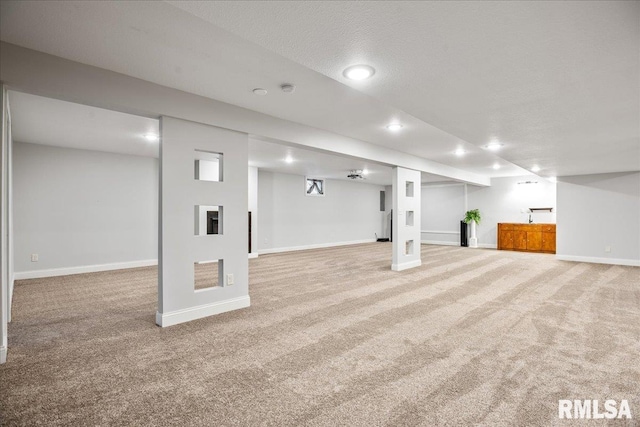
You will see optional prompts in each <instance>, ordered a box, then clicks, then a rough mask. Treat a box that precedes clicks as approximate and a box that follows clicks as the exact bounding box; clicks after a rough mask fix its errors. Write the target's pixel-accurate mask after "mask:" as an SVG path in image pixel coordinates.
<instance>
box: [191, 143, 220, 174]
mask: <svg viewBox="0 0 640 427" xmlns="http://www.w3.org/2000/svg"><path fill="white" fill-rule="evenodd" d="M222 159H223V155H222V153H212V152H209V151H201V150H196V152H195V179H196V180H198V181H215V182H222V181H223V170H222Z"/></svg>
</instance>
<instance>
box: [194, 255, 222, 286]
mask: <svg viewBox="0 0 640 427" xmlns="http://www.w3.org/2000/svg"><path fill="white" fill-rule="evenodd" d="M223 278H224V260H222V259H215V260H211V261H199V262H195V263H193V287H194V290H196V291H198V290H204V289H212V288H220V287H222V286H224V279H223Z"/></svg>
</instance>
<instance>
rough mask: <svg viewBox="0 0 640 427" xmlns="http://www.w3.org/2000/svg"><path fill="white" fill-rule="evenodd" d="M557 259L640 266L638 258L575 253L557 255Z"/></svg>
mask: <svg viewBox="0 0 640 427" xmlns="http://www.w3.org/2000/svg"><path fill="white" fill-rule="evenodd" d="M556 259H558V260H560V261H576V262H589V263H594V264H611V265H628V266H631V267H640V260H636V259H620V258H599V257H588V256H574V255H556Z"/></svg>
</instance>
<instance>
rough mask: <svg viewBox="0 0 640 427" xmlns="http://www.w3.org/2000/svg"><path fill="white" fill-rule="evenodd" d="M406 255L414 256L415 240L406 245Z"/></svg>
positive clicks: (407, 242)
mask: <svg viewBox="0 0 640 427" xmlns="http://www.w3.org/2000/svg"><path fill="white" fill-rule="evenodd" d="M404 254H405V255H413V240H407V241H406V242H405V244H404Z"/></svg>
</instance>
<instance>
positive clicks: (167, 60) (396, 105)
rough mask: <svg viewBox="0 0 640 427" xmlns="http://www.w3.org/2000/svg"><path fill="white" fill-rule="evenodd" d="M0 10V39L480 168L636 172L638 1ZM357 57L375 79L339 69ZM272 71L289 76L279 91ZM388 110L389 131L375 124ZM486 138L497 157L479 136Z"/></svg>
mask: <svg viewBox="0 0 640 427" xmlns="http://www.w3.org/2000/svg"><path fill="white" fill-rule="evenodd" d="M0 7H1V12H2V13H1V14H0V37H1V39H2V40H3V41H6V42H9V43H14V44H17V45H20V46H25V47H28V48H31V49H36V50H40V51H43V52H47V53H51V54H54V55H57V56H61V57H64V58H68V59H72V60H75V61H79V62H82V63H86V64H90V65H95V66H98V67H102V68H105V69H109V70H113V71H117V72H121V73H124V74H128V75H132V76H134V77H139V78H142V79H145V80H148V81H152V82H155V83H159V84H162V85H165V86H169V87H173V88H177V89H181V90H185V91H187V92H192V93H197V94H200V95H204V96H208V97H211V98H214V99H219V100H222V101H225V102H229V103H232V104H236V105H240V106H243V107H246V108H250V109H253V110H256V111H260V112H264V113H267V114H270V115H273V116H276V117H281V118H285V119H288V120H291V121H295V122H300V123H304V124H307V125H310V126H314V127H317V128H321V129H326V130H329V131H332V132H335V133H338V134H342V135H346V136H350V137H354V138H357V139H361V140H364V141H368V142H372V143H374V144H378V145H381V146H386V147H390V148H394V149H397V150H399V151H404V152H408V153H411V154H415V155H419V156H422V157H425V158H428V159H431V160H435V161H438V162H441V163H443V164H448V165H451V166H454V167H459V168H462V169H466V170H469V171H471V172H475V173H480V174H483V175H486V176H505V175H522V174H523V170H522V169H521V168H520V167H523V168H527V169H529V168H531V166H533V164H539V165H540V166H541V167H542V171H541V172H540V174H541V175H571V174H586V173H598V172H611V171H623V170H638V169H640V137H639V132H640V130H639V129H640V126H639V117H640V105H639V104H640V83H639V79H638V75H639V71H640V69H639V67H640V65H639V62H640V61H639V53H640V41H639V40H640V20H639V17H640V8H639V4H638V3H635V2H172V5H171V4H168V3H161V2H11V1H3V2H2V4H1V6H0ZM360 62H364V63H368V64H370V65H372V66H374V67H375V68H376V70H377V72H376V74H375V76H374V77H373V78H372V79H370V80H368V81H366V82H361V83H355V82H350V81H346V80H345V79H344V77H343V76H342V71H343V69H344V68H345V67H346V66H348V65H351V64H354V63H360ZM282 83H294V84H296V85H297V89H296V91H295V92H294V93H293V94H283V93H282V92H280V91H279V89H278V87H279V85H280V84H282ZM254 87H264V88H266V89H268V90H269V94H268V95H267V96H265V97H257V96H255V95H253V94H252V93H251V89H253V88H254ZM394 120H399V121H402V122H403V123H404V124H405V128H404V129H403V131H402V132H400V133H398V134H390V133H389V132H387V131H386V130H385V129H384V126H385V125H386V124H387V123H389V122H391V121H394ZM492 139H497V140H499V141H501V142H503V143H504V144H505V145H504V149H503V150H502V151H501V152H499V153H498V155H499V156H500V157H502V158H504V159H506V160H507V161H501V160H500V159H499V158H497V157H496V155H495V154H494V153H490V152H487V151H486V150H484V149H482V148H481V146H483V145H484V144H486V143H487V142H489V141H490V140H492ZM458 147H462V148H465V149H466V150H467V155H465V156H463V157H456V156H455V155H454V154H453V151H454V150H455V149H456V148H458ZM496 161H498V162H501V164H502V166H503V167H502V169H500V170H499V171H494V170H493V169H491V165H492V164H493V163H495V162H496ZM516 165H518V166H520V167H518V166H516Z"/></svg>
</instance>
